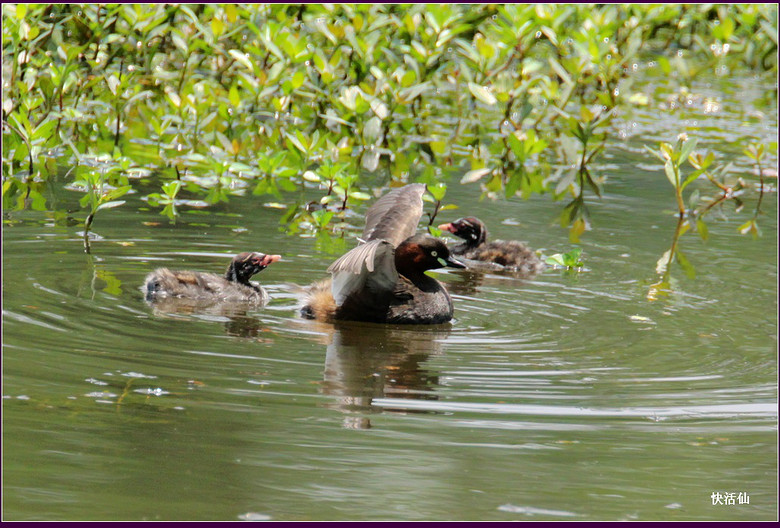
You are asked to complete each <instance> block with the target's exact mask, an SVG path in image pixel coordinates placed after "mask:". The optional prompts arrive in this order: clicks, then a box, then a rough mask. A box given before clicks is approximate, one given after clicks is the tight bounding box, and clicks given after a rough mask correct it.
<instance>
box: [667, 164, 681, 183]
mask: <svg viewBox="0 0 780 528" xmlns="http://www.w3.org/2000/svg"><path fill="white" fill-rule="evenodd" d="M664 171H665V172H666V177H667V178H668V179H669V181H670V182H671V184H672V185H673V186H674V188H675V189H676V188H678V187H679V186H680V179H679V176H678V175H677V172H676V171H675V170H674V163H672V160H666V163H665V164H664Z"/></svg>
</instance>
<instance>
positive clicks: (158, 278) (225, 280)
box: [142, 252, 281, 304]
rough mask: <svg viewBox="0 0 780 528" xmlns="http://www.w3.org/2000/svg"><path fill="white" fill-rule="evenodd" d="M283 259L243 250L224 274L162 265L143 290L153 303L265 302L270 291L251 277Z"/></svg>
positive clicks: (148, 279)
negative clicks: (176, 269) (169, 300)
mask: <svg viewBox="0 0 780 528" xmlns="http://www.w3.org/2000/svg"><path fill="white" fill-rule="evenodd" d="M280 258H281V257H280V256H279V255H265V254H263V253H249V252H245V253H239V254H238V255H236V256H235V257H233V259H232V260H231V261H230V265H229V266H228V269H227V271H226V272H225V275H224V276H220V275H217V274H215V273H204V272H200V271H189V270H184V271H175V270H169V269H168V268H158V269H156V270H154V271H153V272H151V273H150V274H149V275H147V276H146V280H145V281H144V286H143V288H142V289H143V291H144V293H145V295H146V300H147V301H150V302H154V301H157V300H161V299H170V298H181V299H195V300H202V301H213V302H249V303H254V304H261V303H265V302H266V301H267V300H268V293H267V292H266V291H265V290H264V289H263V288H262V287H261V286H260V285H259V284H257V283H256V282H250V280H249V279H250V278H251V277H252V276H253V275H254V274H256V273H259V272H260V271H262V270H264V269H265V268H266V267H268V265H270V264H271V263H273V262H276V261H277V260H279V259H280Z"/></svg>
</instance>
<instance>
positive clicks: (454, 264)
mask: <svg viewBox="0 0 780 528" xmlns="http://www.w3.org/2000/svg"><path fill="white" fill-rule="evenodd" d="M443 260H444V262H445V263H446V265H447V266H449V267H450V268H465V267H466V265H465V264H464V263H462V262H461V261H459V260H458V259H456V258H455V257H453V256H452V255H450V256H449V257H447V258H446V259H443Z"/></svg>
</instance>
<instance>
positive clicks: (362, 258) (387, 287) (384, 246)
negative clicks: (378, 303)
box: [328, 240, 398, 306]
mask: <svg viewBox="0 0 780 528" xmlns="http://www.w3.org/2000/svg"><path fill="white" fill-rule="evenodd" d="M328 271H329V272H330V273H331V274H332V275H333V283H332V286H331V291H332V293H333V299H334V300H335V301H336V305H337V306H341V305H342V304H343V303H344V300H345V299H347V298H348V297H349V296H350V295H352V294H353V293H354V294H358V295H360V296H363V295H367V296H368V298H371V297H375V298H380V297H382V296H384V295H387V294H390V293H392V291H393V288H394V287H395V283H396V282H397V281H398V272H397V271H396V269H395V247H394V246H393V245H392V244H391V243H390V242H388V241H387V240H372V241H370V242H366V243H365V244H361V245H359V246H358V247H356V248H355V249H353V250H351V251H349V252H348V253H345V254H344V255H342V256H341V257H340V258H339V259H338V260H337V261H336V262H334V263H333V264H331V265H330V267H329V268H328Z"/></svg>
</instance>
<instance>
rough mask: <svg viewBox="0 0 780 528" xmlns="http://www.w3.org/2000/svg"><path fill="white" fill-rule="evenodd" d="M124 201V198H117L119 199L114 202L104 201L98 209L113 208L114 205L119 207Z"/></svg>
mask: <svg viewBox="0 0 780 528" xmlns="http://www.w3.org/2000/svg"><path fill="white" fill-rule="evenodd" d="M123 203H125V201H124V200H117V201H113V202H105V203H102V204H100V205H98V207H97V209H96V210H97V211H100V210H101V209H111V208H113V207H119V206H120V205H122V204H123Z"/></svg>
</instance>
